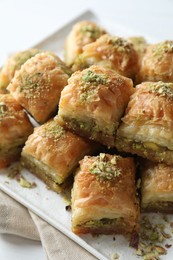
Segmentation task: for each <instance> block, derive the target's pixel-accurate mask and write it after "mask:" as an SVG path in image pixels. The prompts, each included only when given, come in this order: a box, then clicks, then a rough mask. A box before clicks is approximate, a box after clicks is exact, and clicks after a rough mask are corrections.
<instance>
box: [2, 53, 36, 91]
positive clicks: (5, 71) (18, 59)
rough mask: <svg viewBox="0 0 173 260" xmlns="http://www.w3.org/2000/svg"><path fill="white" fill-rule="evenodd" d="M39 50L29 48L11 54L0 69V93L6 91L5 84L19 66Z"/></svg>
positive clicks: (6, 84)
mask: <svg viewBox="0 0 173 260" xmlns="http://www.w3.org/2000/svg"><path fill="white" fill-rule="evenodd" d="M39 52H40V51H39V50H37V49H29V50H26V51H22V52H18V53H16V54H14V55H12V56H11V57H10V58H9V59H8V60H7V61H6V63H5V64H4V65H3V67H2V69H1V70H0V94H5V93H7V92H8V91H7V86H8V84H9V83H10V81H11V80H12V78H13V77H14V74H15V72H16V71H17V70H19V69H20V68H21V66H22V65H23V64H24V63H25V62H26V61H27V60H28V59H30V58H31V57H33V56H35V55H36V54H37V53H39Z"/></svg>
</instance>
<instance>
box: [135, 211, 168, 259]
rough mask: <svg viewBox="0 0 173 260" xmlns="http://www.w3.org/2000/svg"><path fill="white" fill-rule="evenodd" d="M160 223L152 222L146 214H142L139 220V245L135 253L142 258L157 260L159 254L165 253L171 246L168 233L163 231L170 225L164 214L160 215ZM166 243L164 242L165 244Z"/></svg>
mask: <svg viewBox="0 0 173 260" xmlns="http://www.w3.org/2000/svg"><path fill="white" fill-rule="evenodd" d="M162 220H163V221H162V223H159V224H154V223H152V222H151V221H150V219H149V217H148V216H146V215H145V216H143V217H142V221H141V231H140V236H139V238H140V239H139V246H138V249H137V250H136V255H137V256H139V257H142V259H143V260H151V259H152V260H159V259H160V256H161V255H166V254H167V250H168V249H169V248H170V247H171V246H172V244H170V240H169V243H168V241H167V240H168V239H170V238H171V237H172V235H171V234H170V233H167V232H166V231H165V229H166V228H168V225H169V227H170V226H171V225H172V224H171V223H169V219H168V217H167V216H166V215H163V216H162ZM165 243H166V244H165Z"/></svg>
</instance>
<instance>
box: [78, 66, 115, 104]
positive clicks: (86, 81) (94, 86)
mask: <svg viewBox="0 0 173 260" xmlns="http://www.w3.org/2000/svg"><path fill="white" fill-rule="evenodd" d="M82 83H83V84H82V85H81V90H80V92H81V94H80V100H82V101H86V100H87V101H91V100H92V98H93V97H94V96H95V95H96V94H97V92H98V86H99V85H106V84H109V83H110V80H109V79H108V78H106V77H105V75H104V74H97V73H95V72H93V71H91V70H88V71H87V73H86V74H84V75H83V76H82Z"/></svg>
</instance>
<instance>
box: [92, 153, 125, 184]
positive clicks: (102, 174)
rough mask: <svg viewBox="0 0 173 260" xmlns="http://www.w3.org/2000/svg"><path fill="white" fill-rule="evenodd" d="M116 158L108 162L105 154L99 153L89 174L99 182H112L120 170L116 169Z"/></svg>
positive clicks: (119, 173)
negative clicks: (94, 176)
mask: <svg viewBox="0 0 173 260" xmlns="http://www.w3.org/2000/svg"><path fill="white" fill-rule="evenodd" d="M117 159H118V156H116V155H114V157H113V158H112V159H111V160H109V158H108V157H107V155H106V154H104V153H101V154H100V155H99V156H98V157H97V160H96V161H95V162H94V163H93V164H92V165H91V167H90V172H91V174H95V175H96V176H97V177H98V178H99V179H101V180H112V179H114V178H116V177H119V176H120V175H121V169H119V168H118V167H117Z"/></svg>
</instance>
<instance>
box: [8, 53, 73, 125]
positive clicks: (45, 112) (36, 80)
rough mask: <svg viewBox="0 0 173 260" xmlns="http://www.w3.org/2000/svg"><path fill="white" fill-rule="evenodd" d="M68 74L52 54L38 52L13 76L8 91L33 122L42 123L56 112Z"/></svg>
mask: <svg viewBox="0 0 173 260" xmlns="http://www.w3.org/2000/svg"><path fill="white" fill-rule="evenodd" d="M70 74H71V72H70V70H69V69H68V68H67V67H66V65H65V64H64V63H63V62H62V61H61V60H60V59H59V58H58V57H56V56H55V55H54V54H53V53H50V52H44V53H39V54H37V55H36V56H34V57H33V58H31V59H29V60H28V61H27V62H25V64H24V65H23V66H22V67H21V69H20V70H19V71H17V72H16V73H15V76H14V78H13V80H12V81H11V83H10V85H9V86H8V90H9V91H10V93H11V94H12V95H13V97H14V98H15V99H16V100H17V102H19V103H20V104H21V105H22V106H23V107H24V108H25V109H26V110H27V111H28V112H29V113H30V114H31V115H32V116H33V117H34V118H35V120H36V121H37V122H39V123H44V122H46V121H47V120H48V119H49V118H50V117H51V116H52V115H53V114H54V113H55V112H56V109H57V107H58V103H59V99H60V94H61V91H62V89H63V88H64V86H65V85H66V84H67V79H68V78H69V75H70Z"/></svg>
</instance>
